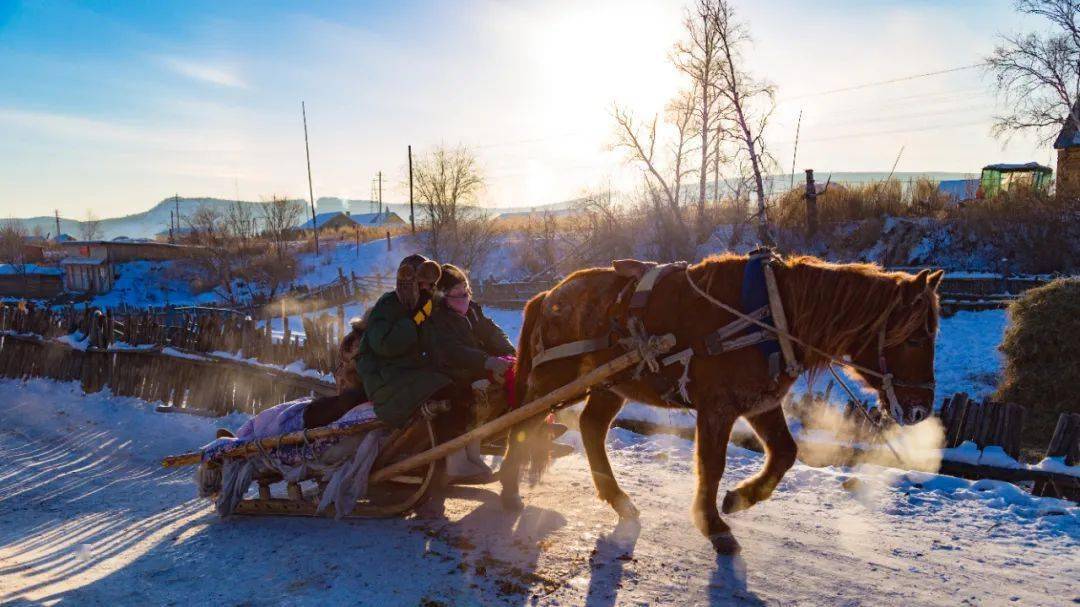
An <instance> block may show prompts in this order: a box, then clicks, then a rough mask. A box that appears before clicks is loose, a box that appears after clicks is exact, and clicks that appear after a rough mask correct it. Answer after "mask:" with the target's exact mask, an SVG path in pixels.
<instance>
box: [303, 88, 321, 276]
mask: <svg viewBox="0 0 1080 607" xmlns="http://www.w3.org/2000/svg"><path fill="white" fill-rule="evenodd" d="M300 113H301V115H302V116H303V117H304V154H306V155H307V187H308V197H309V198H310V199H311V233H312V234H314V235H315V255H318V254H319V224H318V223H317V222H316V220H315V188H314V187H312V185H311V148H310V147H308V136H307V107H305V106H304V102H303V101H301V102H300Z"/></svg>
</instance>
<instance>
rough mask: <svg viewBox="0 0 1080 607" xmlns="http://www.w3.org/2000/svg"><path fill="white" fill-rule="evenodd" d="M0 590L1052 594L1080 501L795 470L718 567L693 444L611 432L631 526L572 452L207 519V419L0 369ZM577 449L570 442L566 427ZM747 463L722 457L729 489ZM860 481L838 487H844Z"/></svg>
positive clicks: (257, 601)
mask: <svg viewBox="0 0 1080 607" xmlns="http://www.w3.org/2000/svg"><path fill="white" fill-rule="evenodd" d="M0 392H2V393H3V394H4V398H3V399H0V603H13V604H35V605H36V604H44V605H52V604H58V603H59V604H71V605H117V604H152V605H166V604H169V605H202V604H220V605H238V604H244V605H263V604H272V605H339V604H340V605H345V604H348V605H354V604H367V605H374V604H378V605H410V606H412V605H418V604H420V605H481V604H484V605H487V604H497V605H526V604H528V605H532V604H542V605H581V604H588V605H614V604H642V605H644V604H700V605H705V604H709V605H729V604H739V605H763V604H770V605H772V604H784V605H788V604H807V605H834V604H844V605H861V604H886V605H941V604H975V605H990V604H1020V605H1062V604H1067V603H1069V602H1074V601H1076V600H1080V589H1078V586H1077V584H1076V579H1077V573H1078V571H1077V563H1078V562H1080V507H1077V506H1076V505H1073V504H1069V503H1067V502H1062V501H1059V500H1052V499H1045V498H1033V497H1030V496H1029V495H1027V494H1025V493H1023V492H1022V491H1021V490H1019V489H1017V488H1015V487H1013V486H1012V485H1008V484H1005V483H999V482H993V481H979V482H970V481H964V480H959V479H954V478H950V477H944V476H938V475H932V474H924V473H896V472H892V473H890V472H886V471H883V470H880V469H875V468H869V467H867V468H862V469H859V470H839V469H813V468H809V467H806V466H803V465H801V464H797V465H796V466H795V468H794V469H792V471H791V472H789V474H788V475H787V477H786V479H785V481H784V482H783V483H782V484H781V485H780V487H779V488H778V490H777V492H776V494H775V495H774V496H773V498H772V499H771V500H769V501H767V502H764V503H762V504H760V505H758V506H756V507H755V508H753V509H751V510H748V511H746V512H743V513H740V514H738V515H733V516H729V517H727V520H728V522H729V523H730V524H731V526H732V528H733V530H734V533H735V534H736V535H737V537H738V538H739V540H740V541H741V542H742V544H743V547H744V551H743V555H742V556H741V557H739V558H734V559H732V558H717V557H716V556H715V555H714V553H713V551H712V548H711V547H710V545H709V544H708V542H706V541H705V539H704V538H702V537H701V536H700V535H699V534H698V532H697V531H696V530H695V529H694V528H693V526H692V525H691V523H690V520H689V517H688V516H687V515H686V514H685V513H686V511H687V509H688V507H689V503H690V499H691V495H692V490H693V478H692V475H693V466H692V461H691V445H690V443H688V442H687V441H683V440H680V439H676V438H673V437H650V438H645V437H641V436H638V435H634V434H631V433H628V432H625V431H622V430H615V431H613V433H612V437H611V439H610V441H609V445H610V447H611V448H612V453H613V463H614V467H615V470H616V472H617V474H618V476H619V479H620V481H621V482H622V484H623V487H624V488H625V489H626V490H627V492H628V493H630V494H631V496H632V497H633V498H634V499H635V500H636V503H637V505H638V506H639V507H640V508H641V510H642V518H641V524H640V526H638V525H634V524H630V523H618V524H617V521H616V518H615V517H614V515H613V514H612V512H611V510H610V509H609V508H608V507H607V506H606V505H604V504H602V503H600V502H599V501H598V500H596V499H595V497H594V496H593V490H592V487H591V481H590V479H589V477H588V473H587V464H586V463H585V461H584V458H583V457H582V456H581V455H578V454H575V455H571V456H569V457H566V458H563V459H561V460H559V461H558V462H556V464H555V465H554V467H553V469H552V471H551V473H550V474H549V475H548V476H547V477H546V478H545V480H544V482H543V483H541V484H540V485H538V486H536V487H533V488H531V489H526V492H525V498H526V502H527V508H526V509H525V511H524V512H522V513H521V514H520V515H515V514H510V513H506V512H503V511H502V510H501V508H500V506H499V504H498V499H497V496H496V493H495V492H494V491H495V490H496V487H495V486H486V487H477V488H469V489H456V490H454V491H453V492H452V493H451V494H450V496H449V497H448V499H447V500H446V501H445V502H444V503H443V504H442V507H441V508H440V507H439V506H438V504H429V505H428V506H426V507H425V508H424V509H423V510H422V511H421V513H420V514H419V516H413V517H409V518H406V519H390V520H375V521H346V522H334V521H332V520H326V519H285V518H236V519H232V520H219V519H218V518H217V517H216V516H215V515H214V514H213V513H212V511H211V509H210V508H209V507H208V506H207V504H205V503H204V502H202V501H200V500H198V499H196V498H195V497H194V496H195V488H194V485H193V483H192V482H191V478H190V476H191V474H190V470H182V471H165V470H163V469H161V468H160V464H159V463H158V462H159V459H160V458H161V457H162V456H164V455H167V454H171V453H176V452H180V451H184V450H188V449H190V448H192V447H194V446H197V445H198V444H200V443H202V442H206V441H208V440H209V439H210V438H212V435H213V431H214V429H215V427H216V426H217V425H219V424H222V425H225V426H229V427H233V428H235V427H236V426H238V425H239V424H240V423H241V422H242V421H243V419H244V418H243V416H240V415H234V416H232V417H230V418H227V419H225V420H208V419H203V418H196V417H188V416H181V415H164V414H158V413H154V412H153V407H152V405H151V404H148V403H145V402H142V401H139V400H136V399H131V398H118V397H111V396H109V395H107V394H104V393H102V394H92V395H83V394H82V393H81V392H80V391H79V390H78V387H77V385H75V384H61V383H55V382H50V381H45V380H33V381H30V382H27V383H19V382H14V381H4V382H0ZM568 436H569V438H570V439H571V441H574V440H575V438H576V437H575V436H574V435H572V434H571V435H568ZM760 465H761V458H760V456H759V455H757V454H755V453H752V452H749V451H745V450H742V449H739V448H736V447H731V448H730V449H729V455H728V466H727V475H726V476H725V479H724V482H723V488H727V487H730V486H732V485H733V484H734V483H735V482H737V481H738V480H740V479H742V478H745V477H747V476H748V475H750V474H752V473H754V472H755V471H756V470H757V469H758V467H759V466H760ZM849 479H858V482H854V481H853V482H848V483H846V484H847V486H848V487H849V488H851V490H850V491H849V490H848V489H845V488H844V485H845V481H848V480H849Z"/></svg>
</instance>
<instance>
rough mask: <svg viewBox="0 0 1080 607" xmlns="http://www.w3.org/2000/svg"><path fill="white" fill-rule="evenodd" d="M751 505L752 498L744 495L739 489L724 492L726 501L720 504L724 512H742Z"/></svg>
mask: <svg viewBox="0 0 1080 607" xmlns="http://www.w3.org/2000/svg"><path fill="white" fill-rule="evenodd" d="M750 506H753V504H752V503H750V500H748V499H746V498H745V497H743V496H742V494H741V493H739V492H738V491H728V492H727V493H725V494H724V503H723V504H721V505H720V510H721V511H722V512H723V513H724V514H731V513H733V512H741V511H743V510H746V509H747V508H749V507H750Z"/></svg>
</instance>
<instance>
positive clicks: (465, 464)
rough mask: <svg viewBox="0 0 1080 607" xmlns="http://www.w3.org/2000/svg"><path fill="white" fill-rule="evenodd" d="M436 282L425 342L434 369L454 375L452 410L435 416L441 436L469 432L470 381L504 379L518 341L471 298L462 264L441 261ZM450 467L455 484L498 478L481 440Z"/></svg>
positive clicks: (453, 459)
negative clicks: (490, 465)
mask: <svg viewBox="0 0 1080 607" xmlns="http://www.w3.org/2000/svg"><path fill="white" fill-rule="evenodd" d="M441 270H442V271H441V275H440V278H439V281H438V282H437V283H436V285H435V306H434V309H433V310H432V312H431V318H430V319H428V321H427V322H426V323H425V325H424V330H423V335H422V337H421V341H422V343H423V344H424V349H425V351H427V352H429V353H430V355H431V359H432V362H433V364H434V365H435V369H436V370H437V371H438V372H440V373H442V374H444V375H446V376H448V377H450V378H451V379H452V380H453V382H454V384H453V387H452V388H450V389H448V390H444V391H443V392H442V393H441V394H446V395H447V396H448V398H449V400H450V411H448V412H446V413H444V414H443V415H441V416H439V418H438V419H437V420H436V431H437V432H438V434H439V435H440V440H443V441H446V440H449V439H450V438H452V437H454V436H458V435H460V434H462V433H464V432H465V430H466V428H467V427H468V424H469V422H470V421H471V420H472V418H473V417H474V416H473V406H474V402H473V396H474V395H473V391H472V383H473V382H474V381H476V380H479V379H492V380H494V381H496V382H500V383H502V382H503V381H505V378H506V374H507V371H508V370H510V368H511V367H512V366H513V365H514V353H515V349H514V344H512V343H511V342H510V338H509V337H507V336H506V333H505V332H503V330H502V329H500V328H499V326H498V325H496V324H495V323H494V322H492V321H491V319H489V318H488V317H487V316H485V315H484V311H483V309H481V307H480V305H479V304H477V303H476V302H474V301H472V290H471V288H470V286H469V279H468V277H467V276H466V275H465V272H463V271H462V270H461V269H460V268H458V267H456V266H454V265H451V264H443V266H442V269H441ZM446 472H447V475H448V477H449V479H450V482H451V483H453V484H483V483H487V482H491V481H492V480H494V477H493V474H492V471H491V468H489V467H488V466H487V464H486V463H485V462H484V460H483V457H482V456H481V454H480V441H478V440H477V441H473V442H472V443H470V444H469V445H468V446H467V447H466V448H465V449H463V450H461V451H458V452H456V453H453V454H451V455H449V456H447V458H446Z"/></svg>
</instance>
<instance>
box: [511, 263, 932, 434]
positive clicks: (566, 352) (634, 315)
mask: <svg viewBox="0 0 1080 607" xmlns="http://www.w3.org/2000/svg"><path fill="white" fill-rule="evenodd" d="M777 261H778V259H777V258H776V255H775V254H774V253H773V251H772V250H770V249H758V250H756V251H753V252H751V253H750V255H749V257H748V258H747V266H746V269H745V270H744V276H743V288H742V302H741V303H742V304H743V309H744V310H745V309H749V311H746V312H744V311H742V310H739V309H737V308H735V307H734V306H730V305H728V304H725V303H724V302H721V301H719V300H717V299H716V298H715V297H713V296H712V295H710V294H709V293H708V289H707V287H706V289H702V288H701V287H700V286H698V284H697V283H696V282H695V281H694V279H693V277H692V276H691V275H690V273H689V272H688V271H687V268H688V264H687V263H686V262H675V263H668V264H656V263H651V262H650V263H646V262H637V263H639V264H640V265H641V266H642V267H644V268H647V269H645V270H644V272H642V273H641V274H640V277H638V278H637V279H636V280H633V279H632V280H631V281H630V282H629V283H627V285H626V286H625V287H624V288H623V290H622V291H621V292H620V294H619V297H618V299H616V302H615V303H616V305H618V304H619V303H620V302H622V301H623V300H624V298H625V296H626V295H627V294H628V293H629V297H630V299H629V305H628V308H627V313H626V319H625V322H619V321H618V320H617V319H613V321H612V328H611V331H609V333H608V334H607V335H605V336H604V337H599V338H593V339H582V340H578V341H573V342H569V343H565V344H560V345H558V346H552V347H550V348H548V347H545V346H544V344H543V336H542V335H541V334H540V325H537V326H536V329H535V330H534V333H533V335H532V337H531V341H532V345H533V347H534V351H535V352H536V354H535V355H534V356H533V366H534V367H535V366H539V365H541V364H545V363H548V362H551V361H554V360H561V359H564V358H571V357H575V356H581V355H584V354H589V353H592V352H599V351H601V350H606V349H608V348H612V347H614V346H616V345H619V346H622V347H625V348H627V349H631V348H634V347H638V348H639V349H640V348H641V344H644V343H645V342H647V341H648V338H649V335H648V334H647V333H646V331H645V328H644V323H643V320H642V317H643V315H644V312H645V309H646V307H647V306H648V302H649V298H650V295H651V294H652V291H653V289H654V288H655V287H656V286H657V285H658V284H659V283H660V282H661V281H662V280H663V279H664V278H666V277H667V276H669V275H671V274H673V273H675V272H679V271H681V272H683V273H684V274H685V275H686V280H687V282H688V283H689V284H690V287H691V288H692V289H693V290H694V291H695V292H696V293H697V295H698V296H700V297H702V298H703V299H705V300H706V301H708V302H709V303H711V304H712V305H714V306H716V307H718V308H721V309H722V310H724V311H726V312H728V313H730V314H732V315H734V316H735V320H733V321H731V322H730V323H728V324H726V325H724V326H722V327H720V328H719V329H717V330H715V331H713V332H711V333H710V334H708V335H707V336H705V338H704V339H703V346H704V348H703V349H704V352H701V351H700V349H701V348H695V347H694V346H689V347H686V348H684V349H683V350H680V351H678V352H675V353H674V354H671V355H669V356H667V357H664V358H662V359H659V360H657V359H656V357H655V356H652V355H649V356H645V357H643V359H642V362H641V363H640V364H639V365H638V368H637V370H636V372H635V375H634V378H635V379H640V378H642V375H643V373H644V371H645V369H646V368H647V369H648V371H649V374H648V377H647V379H648V380H649V381H650V383H651V384H652V385H653V387H654V388H656V389H657V392H658V393H660V394H662V395H663V396H662V398H663V399H664V400H665V401H667V402H669V403H671V404H673V405H677V406H684V407H692V406H693V403H692V402H691V400H690V394H689V391H688V389H687V388H688V386H689V384H690V376H689V373H690V362H691V360H692V359H693V357H694V355H695V354H696V355H698V356H702V355H707V356H716V355H719V354H724V353H727V352H734V351H736V350H741V349H743V348H747V347H750V346H757V347H758V349H759V350H760V351H761V352H762V354H763V355H765V357H766V360H767V362H768V366H769V375H770V377H771V378H772V379H773V381H776V380H777V378H778V376H779V375H780V367H781V365H780V363H781V359H782V361H783V363H784V365H783V370H784V372H785V373H786V374H787V375H788V376H789V377H792V378H795V377H798V376H799V374H800V373H802V371H803V367H802V365H801V364H800V363H799V361H798V359H797V358H796V355H795V348H794V346H793V344H798V345H800V346H802V347H803V348H805V349H807V350H810V351H813V352H815V353H816V354H818V355H820V356H823V357H824V358H826V359H827V360H828V361H829V365H830V370H832V371H833V372H834V373H835V370H833V369H832V364H833V363H839V364H843V365H846V366H849V367H852V368H854V369H856V370H857V371H859V372H860V373H862V374H864V375H869V376H872V377H876V378H878V379H879V380H881V385H882V391H883V392H885V397H886V400H887V401H888V403H889V409H890V413H891V414H892V416H893V417H894V418H895V419H897V420H899V419H901V417H900V416H901V415H902V414H903V410H902V408H901V407H900V404H899V401H898V399H897V397H896V392H895V387H906V388H915V389H925V390H933V389H934V384H933V382H926V383H908V382H900V381H896V380H894V379H893V376H892V373H890V372H889V370H888V365H887V363H886V360H885V345H886V344H885V331H886V327H887V325H888V319H889V315H890V314H891V312H892V309H893V307H895V303H894V304H893V305H891V306H890V307H889V308H888V309H887V310H886V311H885V313H884V314H883V315H882V320H881V321H880V327H879V330H878V332H877V346H878V366H879V369H880V371H876V370H873V369H868V368H866V367H863V366H862V365H859V364H856V363H854V362H853V361H851V360H849V359H846V358H844V357H840V356H836V355H833V354H830V353H828V352H825V351H823V350H821V349H819V348H817V347H815V346H812V345H810V344H807V343H806V342H803V341H802V340H800V339H798V338H797V337H795V336H794V335H792V334H791V333H790V331H789V330H788V324H787V317H786V315H785V313H784V307H783V303H782V301H781V299H780V290H779V288H778V287H777V283H776V274H775V271H774V269H773V264H774V263H776V262H777ZM618 263H619V262H616V264H615V265H616V267H617V266H618ZM617 271H618V270H617ZM752 327H755V328H757V329H758V330H756V331H749V329H751V328H752ZM675 363H681V364H682V365H683V370H682V374H681V376H680V377H679V378H678V379H677V380H675V381H674V382H672V381H671V380H670V379H669V378H666V377H664V376H663V375H661V374H660V369H661V368H662V367H668V366H670V365H673V364H675ZM664 384H667V386H666V389H664V387H665V386H664ZM844 387H845V388H847V386H846V385H845V386H844ZM849 392H850V390H849ZM856 400H857V399H856Z"/></svg>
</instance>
